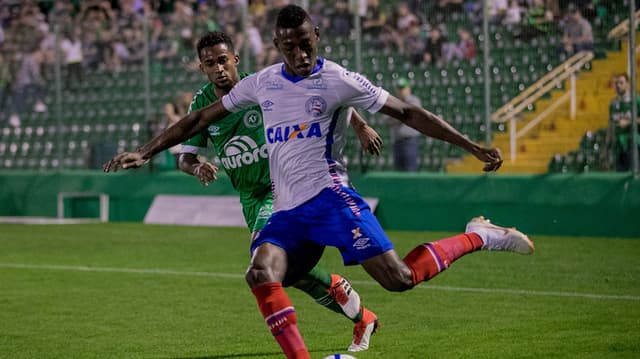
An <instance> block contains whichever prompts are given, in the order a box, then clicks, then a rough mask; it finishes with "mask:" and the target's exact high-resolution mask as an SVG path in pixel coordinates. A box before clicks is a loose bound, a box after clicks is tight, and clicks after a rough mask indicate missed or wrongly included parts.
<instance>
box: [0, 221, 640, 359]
mask: <svg viewBox="0 0 640 359" xmlns="http://www.w3.org/2000/svg"><path fill="white" fill-rule="evenodd" d="M389 235H390V237H391V238H393V239H394V242H395V243H396V245H397V250H398V252H399V253H400V254H401V255H403V254H405V253H407V252H408V251H409V250H410V249H411V248H413V247H414V246H415V245H416V244H417V243H420V242H423V241H430V240H436V239H438V238H441V237H443V236H445V235H447V234H446V233H426V232H390V233H389ZM533 239H534V241H535V243H536V247H537V252H536V254H535V255H533V256H530V257H527V256H519V255H513V254H509V253H486V252H481V253H476V254H473V255H470V256H468V257H466V258H463V259H461V260H460V261H458V262H456V263H455V264H454V265H453V266H452V267H451V268H449V269H448V270H447V271H446V272H445V273H443V274H441V275H440V276H439V277H437V278H435V279H434V280H432V281H431V282H430V283H428V284H422V285H420V286H419V287H417V288H415V289H414V290H412V291H409V292H405V293H389V292H385V291H384V290H383V289H382V288H381V287H379V286H378V285H376V284H375V283H374V282H373V281H372V280H371V279H370V278H369V277H368V276H367V275H366V273H364V271H363V270H362V269H361V268H360V267H346V268H345V267H343V266H342V264H341V261H340V257H339V255H338V254H337V251H336V250H334V249H328V250H327V251H326V252H325V256H324V258H323V261H322V263H323V265H324V267H325V268H327V269H329V270H331V271H334V272H339V273H343V274H344V275H346V276H347V277H348V278H349V279H351V280H352V281H353V282H354V286H355V287H356V289H357V290H358V291H359V292H360V294H361V296H362V298H363V300H364V303H365V304H366V305H367V306H369V307H370V308H371V309H372V310H374V311H375V312H376V313H377V314H378V315H379V317H380V319H381V321H382V323H383V326H382V328H381V329H380V331H379V333H378V334H376V335H374V337H373V341H372V346H371V348H370V349H369V350H368V351H366V352H364V353H357V354H356V357H358V358H359V359H367V358H402V359H404V358H638V357H640V240H638V239H635V240H634V239H616V238H568V237H543V236H539V237H535V238H533ZM247 263H248V233H247V231H246V230H244V229H212V228H194V227H174V226H145V225H141V224H122V223H120V224H108V225H68V226H50V225H46V226H26V225H6V224H3V225H0V358H12V359H13V358H38V359H41V358H194V359H195V358H199V359H204V358H281V357H282V355H281V354H280V351H279V348H278V346H277V345H276V343H275V341H274V340H273V339H272V337H271V335H270V333H269V331H268V330H267V328H266V326H265V324H264V321H263V320H262V317H261V316H260V314H259V312H258V310H257V306H256V304H255V300H254V298H253V296H252V295H251V292H250V291H249V289H248V288H247V286H246V285H245V283H244V279H243V273H244V270H245V268H246V266H247ZM83 267H91V268H93V269H94V270H92V271H89V270H81V269H82V268H83ZM128 269H141V270H150V269H154V270H158V271H157V272H152V271H138V272H134V271H128ZM170 271H173V272H170ZM179 272H186V273H179ZM198 273H199V274H198ZM224 274H229V275H224ZM288 293H289V294H290V296H291V299H292V301H293V302H294V304H295V306H296V309H297V311H298V318H299V326H300V329H301V331H302V333H303V335H304V337H305V340H306V342H307V346H308V347H309V349H310V351H311V353H312V356H313V357H314V358H322V357H324V356H326V355H329V354H332V353H336V352H345V350H344V348H345V347H346V346H347V345H348V343H349V342H350V338H351V330H352V325H351V323H350V322H349V321H347V320H346V319H345V318H343V317H341V316H339V315H336V314H333V313H332V312H330V311H328V310H326V309H324V308H321V307H319V306H318V305H316V304H314V303H313V302H312V301H311V300H310V299H309V298H308V297H306V296H305V295H304V294H302V293H300V292H297V291H295V290H288ZM590 295H592V296H590Z"/></svg>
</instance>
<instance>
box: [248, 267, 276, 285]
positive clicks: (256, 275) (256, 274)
mask: <svg viewBox="0 0 640 359" xmlns="http://www.w3.org/2000/svg"><path fill="white" fill-rule="evenodd" d="M268 273H269V271H268V269H267V268H266V267H261V266H259V265H255V264H251V265H250V266H249V268H248V269H247V272H246V273H245V276H244V279H245V280H246V281H247V284H248V285H249V287H251V288H255V287H257V286H259V285H260V284H263V283H267V282H269V281H270V279H269V274H268Z"/></svg>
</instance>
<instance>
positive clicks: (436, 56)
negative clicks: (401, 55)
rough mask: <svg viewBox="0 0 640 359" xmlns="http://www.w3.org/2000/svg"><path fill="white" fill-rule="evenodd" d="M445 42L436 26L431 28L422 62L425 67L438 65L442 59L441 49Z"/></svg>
mask: <svg viewBox="0 0 640 359" xmlns="http://www.w3.org/2000/svg"><path fill="white" fill-rule="evenodd" d="M445 42H446V39H445V38H444V36H442V32H441V31H440V29H439V28H438V27H436V26H432V27H431V30H429V35H428V37H427V40H426V42H425V49H424V55H423V61H424V62H425V63H426V64H427V65H432V64H433V65H435V64H439V63H440V60H441V59H442V48H443V46H444V44H445Z"/></svg>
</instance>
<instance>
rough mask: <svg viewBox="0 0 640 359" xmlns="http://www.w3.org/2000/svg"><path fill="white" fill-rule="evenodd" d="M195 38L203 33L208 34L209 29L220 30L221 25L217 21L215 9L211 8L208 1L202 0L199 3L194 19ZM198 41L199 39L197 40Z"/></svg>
mask: <svg viewBox="0 0 640 359" xmlns="http://www.w3.org/2000/svg"><path fill="white" fill-rule="evenodd" d="M193 27H194V30H193V31H194V32H195V34H194V39H198V38H199V37H200V36H201V35H202V34H206V33H207V32H209V31H219V30H220V25H219V24H218V23H217V22H216V20H215V17H214V16H213V11H212V10H211V9H210V8H209V5H207V3H206V2H202V3H200V4H199V5H198V11H197V12H196V18H195V21H194V25H193ZM196 41H197V40H196Z"/></svg>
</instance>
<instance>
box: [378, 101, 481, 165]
mask: <svg viewBox="0 0 640 359" xmlns="http://www.w3.org/2000/svg"><path fill="white" fill-rule="evenodd" d="M387 104H388V105H385V106H384V107H383V108H382V110H381V112H382V113H384V114H386V115H389V116H391V117H393V118H396V119H398V120H400V121H402V122H403V123H404V124H406V125H407V126H409V127H412V128H414V129H416V130H418V131H419V132H420V133H422V134H424V135H427V136H429V137H433V138H437V139H439V140H442V141H446V142H449V143H451V144H454V145H456V146H458V147H462V148H463V149H465V150H467V151H468V152H470V153H474V151H476V150H477V149H478V148H479V146H478V145H477V144H476V143H474V142H473V141H471V140H469V139H468V138H466V137H465V136H463V135H462V134H461V133H460V132H459V131H458V130H456V129H455V128H454V127H452V126H451V125H449V124H448V123H447V122H446V121H444V120H443V119H441V118H440V117H438V116H437V115H435V114H433V113H431V112H429V111H427V110H425V109H423V108H420V107H417V106H413V105H408V104H405V103H404V102H402V101H400V100H398V99H396V98H395V97H390V98H389V100H388V101H387Z"/></svg>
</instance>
